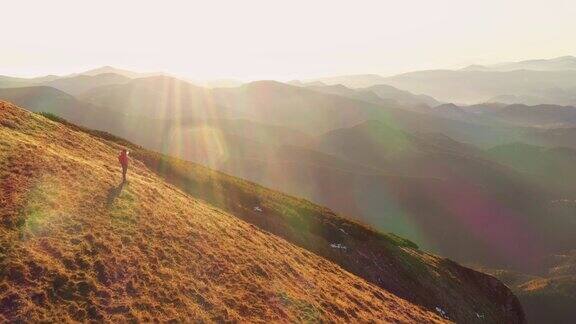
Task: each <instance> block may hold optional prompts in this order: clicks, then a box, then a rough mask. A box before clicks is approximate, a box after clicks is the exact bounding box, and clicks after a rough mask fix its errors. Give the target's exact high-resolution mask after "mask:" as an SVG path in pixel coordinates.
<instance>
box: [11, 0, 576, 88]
mask: <svg viewBox="0 0 576 324" xmlns="http://www.w3.org/2000/svg"><path fill="white" fill-rule="evenodd" d="M1 4H2V18H1V25H2V32H1V33H0V44H1V45H0V74H9V75H22V76H31V75H44V74H66V73H71V72H78V71H80V70H86V69H90V68H95V67H98V66H102V65H113V66H117V67H122V68H128V69H134V70H140V71H158V70H162V71H167V72H171V73H175V74H178V75H182V76H186V77H189V78H193V79H206V78H239V79H244V80H248V79H258V78H276V79H292V78H306V77H315V76H324V75H337V74H348V73H379V74H385V75H386V74H391V73H398V72H406V71H410V70H415V69H427V68H456V67H461V66H464V65H467V64H472V63H493V62H499V61H508V60H521V59H531V58H551V57H556V56H563V55H576V41H575V39H576V1H574V0H546V1H535V0H470V1H468V0H421V1H415V0H397V1H384V0H380V1H367V0H366V1H364V0H355V1H340V0H331V1H324V0H287V1H274V0H261V1H260V0H230V1H223V0H210V1H169V0H164V1H144V0H140V1H126V0H122V1H120V0H98V1H79V0H75V1H63V0H51V1H44V0H38V1H28V0H17V1H11V0H7V1H2V2H1Z"/></svg>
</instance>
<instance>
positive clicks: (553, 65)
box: [462, 56, 576, 72]
mask: <svg viewBox="0 0 576 324" xmlns="http://www.w3.org/2000/svg"><path fill="white" fill-rule="evenodd" d="M462 70H463V71H500V72H506V71H514V70H532V71H564V70H576V57H574V56H562V57H557V58H553V59H537V60H526V61H520V62H507V63H498V64H492V65H469V66H467V67H465V68H463V69H462Z"/></svg>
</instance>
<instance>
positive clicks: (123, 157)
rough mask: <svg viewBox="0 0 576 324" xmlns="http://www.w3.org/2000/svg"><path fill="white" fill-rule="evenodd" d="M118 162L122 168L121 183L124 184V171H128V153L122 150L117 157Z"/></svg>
mask: <svg viewBox="0 0 576 324" xmlns="http://www.w3.org/2000/svg"><path fill="white" fill-rule="evenodd" d="M118 162H120V165H121V166H122V182H126V171H128V151H127V150H126V149H123V150H122V152H120V155H118Z"/></svg>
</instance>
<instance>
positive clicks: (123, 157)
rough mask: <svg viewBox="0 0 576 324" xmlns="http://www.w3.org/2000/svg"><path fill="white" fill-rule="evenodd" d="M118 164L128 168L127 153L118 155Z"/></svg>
mask: <svg viewBox="0 0 576 324" xmlns="http://www.w3.org/2000/svg"><path fill="white" fill-rule="evenodd" d="M118 162H120V164H121V165H122V166H128V152H127V151H123V152H120V155H118Z"/></svg>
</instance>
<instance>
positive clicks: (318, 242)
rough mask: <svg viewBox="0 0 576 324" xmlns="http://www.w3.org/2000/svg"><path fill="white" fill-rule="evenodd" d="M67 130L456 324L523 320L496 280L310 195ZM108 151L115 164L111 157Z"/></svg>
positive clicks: (101, 136)
mask: <svg viewBox="0 0 576 324" xmlns="http://www.w3.org/2000/svg"><path fill="white" fill-rule="evenodd" d="M68 127H71V128H73V129H75V130H77V131H85V132H89V133H91V134H92V135H93V136H96V137H97V138H98V139H99V140H106V141H111V142H109V145H110V146H112V147H114V148H118V146H117V145H118V144H119V145H123V146H127V147H129V148H130V149H131V150H132V152H133V153H132V154H133V155H132V156H133V158H134V159H135V160H136V161H138V162H137V163H142V165H143V166H146V167H147V168H148V170H153V171H154V172H155V173H156V175H159V176H160V177H162V178H163V179H164V180H166V181H168V182H169V183H171V184H172V185H174V186H176V187H178V188H180V189H182V190H183V191H184V192H186V193H187V194H189V195H191V196H193V197H197V198H200V199H201V200H203V201H204V202H206V203H208V204H209V205H211V206H215V207H217V208H221V209H222V210H225V211H227V212H230V213H231V214H233V215H235V216H237V217H239V218H241V219H243V220H245V221H247V222H249V223H252V224H254V225H256V226H257V227H258V228H261V229H264V230H265V231H267V232H270V233H272V234H276V235H278V236H280V237H282V238H284V239H286V240H287V241H289V242H291V243H293V244H295V245H297V246H300V247H303V248H305V249H307V250H308V251H311V252H313V253H315V254H316V255H320V256H322V257H324V258H326V259H328V260H330V261H332V262H334V263H336V264H338V265H340V266H341V267H343V268H344V269H346V270H347V271H349V272H351V273H354V274H355V275H357V276H360V277H362V278H364V279H365V280H367V281H369V282H371V283H372V284H374V285H377V286H379V287H381V288H383V289H384V290H386V291H389V292H392V293H393V294H395V295H396V296H400V297H402V298H405V299H406V300H408V301H410V302H413V303H415V304H418V305H422V306H424V307H426V308H427V309H431V310H434V309H435V308H436V307H439V308H441V309H443V310H445V311H446V312H447V314H448V315H447V316H448V317H449V318H451V319H456V320H458V321H466V322H474V321H479V320H480V319H492V320H494V321H502V320H505V321H509V322H522V319H523V315H522V310H521V308H520V306H519V305H518V302H517V300H516V298H515V297H514V296H513V295H511V294H510V292H509V290H508V289H507V288H505V287H504V286H503V285H502V284H500V283H499V282H498V281H496V280H495V279H493V278H491V277H489V276H486V275H482V274H480V273H477V272H474V271H472V270H470V269H466V268H463V267H461V266H459V265H457V264H456V263H454V262H451V261H449V260H446V259H442V258H439V257H436V256H433V255H430V254H427V253H424V252H421V251H419V250H418V249H417V247H416V246H415V245H414V244H413V243H411V242H410V241H407V240H404V239H402V238H399V237H397V236H395V235H391V234H390V235H385V234H381V233H378V232H375V231H373V230H371V229H369V228H367V227H365V226H362V225H360V224H357V223H354V222H351V221H349V220H347V219H345V218H341V217H339V216H338V215H336V214H334V213H333V212H331V211H330V210H328V209H326V208H322V207H319V206H317V205H314V204H311V203H310V202H308V201H306V200H302V199H298V198H293V197H290V196H286V195H283V194H281V193H278V192H275V191H271V190H268V189H265V188H263V187H260V186H257V185H255V184H252V183H250V182H247V181H243V180H240V179H238V178H234V177H230V176H226V175H224V174H222V173H219V172H216V171H212V170H209V169H207V168H204V167H201V166H199V165H196V164H193V163H189V162H185V161H182V160H178V159H175V158H169V157H166V156H162V155H160V154H157V153H153V152H150V151H147V150H144V149H142V148H139V147H137V146H134V145H132V144H130V143H128V142H126V141H123V140H121V139H118V138H115V137H113V136H111V135H109V134H106V133H101V132H95V131H89V130H85V129H80V128H78V127H75V126H73V125H69V126H68ZM110 154H112V155H111V157H108V158H109V159H112V161H111V162H110V163H111V165H114V164H115V161H113V159H114V154H113V153H110ZM112 170H114V169H112ZM111 190H112V189H111ZM476 313H478V315H477V314H476Z"/></svg>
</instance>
